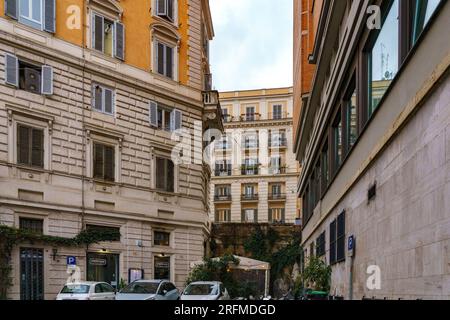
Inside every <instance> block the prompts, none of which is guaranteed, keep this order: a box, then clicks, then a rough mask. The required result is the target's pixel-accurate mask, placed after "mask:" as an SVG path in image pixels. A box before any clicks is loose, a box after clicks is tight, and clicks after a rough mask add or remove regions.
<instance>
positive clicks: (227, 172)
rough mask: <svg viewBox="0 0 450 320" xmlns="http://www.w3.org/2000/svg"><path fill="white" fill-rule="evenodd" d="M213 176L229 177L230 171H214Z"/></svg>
mask: <svg viewBox="0 0 450 320" xmlns="http://www.w3.org/2000/svg"><path fill="white" fill-rule="evenodd" d="M214 175H215V176H216V177H230V176H231V169H230V170H226V169H224V170H215V171H214Z"/></svg>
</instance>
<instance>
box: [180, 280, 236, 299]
mask: <svg viewBox="0 0 450 320" xmlns="http://www.w3.org/2000/svg"><path fill="white" fill-rule="evenodd" d="M229 299H230V296H229V295H228V291H227V289H226V288H225V287H224V285H223V283H222V282H218V281H199V282H192V283H191V284H190V285H188V286H187V287H186V288H185V289H184V291H183V294H182V295H181V300H229Z"/></svg>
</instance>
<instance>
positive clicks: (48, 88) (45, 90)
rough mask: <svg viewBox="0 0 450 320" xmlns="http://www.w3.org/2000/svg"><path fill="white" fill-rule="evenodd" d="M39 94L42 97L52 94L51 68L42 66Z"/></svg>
mask: <svg viewBox="0 0 450 320" xmlns="http://www.w3.org/2000/svg"><path fill="white" fill-rule="evenodd" d="M41 80H42V83H41V92H42V94H44V95H52V94H53V68H52V67H51V66H42V77H41Z"/></svg>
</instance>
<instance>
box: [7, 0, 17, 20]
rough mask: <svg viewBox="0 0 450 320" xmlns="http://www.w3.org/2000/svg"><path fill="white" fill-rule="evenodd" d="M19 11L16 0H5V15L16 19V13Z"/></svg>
mask: <svg viewBox="0 0 450 320" xmlns="http://www.w3.org/2000/svg"><path fill="white" fill-rule="evenodd" d="M18 11H19V1H18V0H5V15H7V16H8V17H10V18H13V19H16V20H17V17H18V15H17V13H18Z"/></svg>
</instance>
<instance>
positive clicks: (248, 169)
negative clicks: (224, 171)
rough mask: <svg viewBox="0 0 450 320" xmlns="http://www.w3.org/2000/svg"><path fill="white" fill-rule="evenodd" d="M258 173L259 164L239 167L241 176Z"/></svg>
mask: <svg viewBox="0 0 450 320" xmlns="http://www.w3.org/2000/svg"><path fill="white" fill-rule="evenodd" d="M258 173H259V166H246V165H244V166H242V167H241V174H242V175H243V176H254V175H257V174H258Z"/></svg>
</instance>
